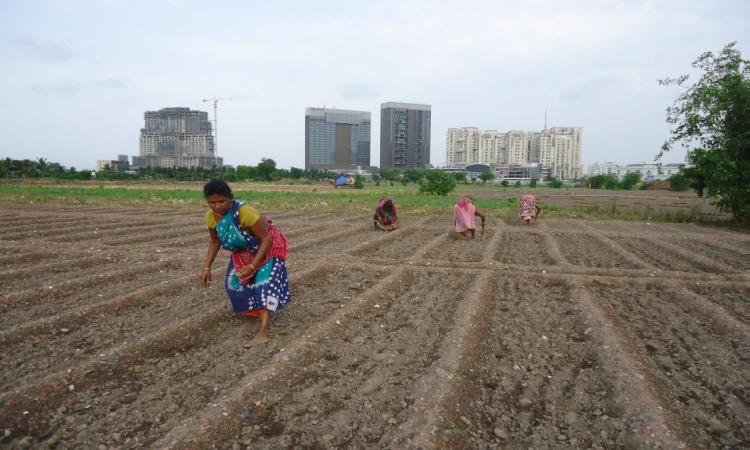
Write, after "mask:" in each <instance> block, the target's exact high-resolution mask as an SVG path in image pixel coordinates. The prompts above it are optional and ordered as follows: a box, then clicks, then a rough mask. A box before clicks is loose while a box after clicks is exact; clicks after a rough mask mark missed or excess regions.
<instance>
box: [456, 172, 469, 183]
mask: <svg viewBox="0 0 750 450" xmlns="http://www.w3.org/2000/svg"><path fill="white" fill-rule="evenodd" d="M453 179H454V180H456V181H457V182H458V181H463V182H464V183H466V172H453Z"/></svg>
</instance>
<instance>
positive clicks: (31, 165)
mask: <svg viewBox="0 0 750 450" xmlns="http://www.w3.org/2000/svg"><path fill="white" fill-rule="evenodd" d="M335 176H336V173H335V172H331V171H329V170H318V169H311V170H304V169H299V168H297V167H292V168H290V169H288V170H287V169H280V168H277V167H276V162H275V161H274V160H273V159H270V158H264V159H262V160H261V162H260V163H259V164H258V165H256V166H250V165H239V166H237V167H236V168H235V167H216V168H203V167H139V168H137V169H135V170H133V171H130V172H120V171H117V170H111V169H104V170H100V171H97V172H95V174H94V173H93V172H92V171H91V170H88V169H84V170H78V169H76V168H75V167H69V168H68V167H65V166H63V165H62V164H60V163H56V162H49V161H47V160H46V159H45V158H38V159H36V160H32V159H23V160H19V159H11V158H5V159H2V160H0V178H40V179H44V178H51V179H65V180H91V179H97V180H175V181H208V180H213V179H222V180H226V181H245V180H248V181H275V180H281V179H292V180H299V179H303V178H304V179H308V180H328V179H332V178H333V177H335Z"/></svg>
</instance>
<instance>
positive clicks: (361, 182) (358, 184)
mask: <svg viewBox="0 0 750 450" xmlns="http://www.w3.org/2000/svg"><path fill="white" fill-rule="evenodd" d="M364 187H365V179H364V178H362V176H361V175H355V176H354V188H355V189H362V188H364Z"/></svg>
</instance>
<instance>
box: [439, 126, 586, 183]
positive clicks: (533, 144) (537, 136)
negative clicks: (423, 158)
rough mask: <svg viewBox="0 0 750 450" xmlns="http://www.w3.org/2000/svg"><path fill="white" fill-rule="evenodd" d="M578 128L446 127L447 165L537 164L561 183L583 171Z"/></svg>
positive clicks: (581, 145)
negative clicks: (531, 129) (504, 129)
mask: <svg viewBox="0 0 750 450" xmlns="http://www.w3.org/2000/svg"><path fill="white" fill-rule="evenodd" d="M582 138H583V130H582V129H581V127H551V128H545V129H542V130H541V131H521V130H511V131H507V132H500V131H497V130H479V129H478V128H476V127H464V128H449V129H448V131H447V132H446V139H445V160H446V164H447V165H449V166H452V165H465V164H485V165H492V166H498V165H503V166H513V165H528V164H540V165H541V166H542V167H545V168H549V169H550V173H551V175H552V176H553V177H555V178H557V179H560V180H573V179H577V178H580V177H581V176H582V175H583V174H584V172H583V164H582V162H581V156H582V154H583V151H582V149H583V139H582Z"/></svg>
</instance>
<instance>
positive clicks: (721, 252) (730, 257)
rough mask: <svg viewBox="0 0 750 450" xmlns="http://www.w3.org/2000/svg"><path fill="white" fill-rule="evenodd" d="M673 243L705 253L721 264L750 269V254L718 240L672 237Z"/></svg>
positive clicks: (737, 268)
mask: <svg viewBox="0 0 750 450" xmlns="http://www.w3.org/2000/svg"><path fill="white" fill-rule="evenodd" d="M668 242H670V243H671V244H672V245H677V246H680V247H682V248H684V249H687V250H688V251H690V252H691V253H697V254H700V255H705V256H707V257H709V258H711V259H713V260H715V261H717V262H718V263H720V264H724V265H727V266H729V267H731V268H732V269H733V270H737V271H743V270H750V254H746V253H744V252H742V251H740V250H738V249H736V248H732V247H728V246H723V245H720V244H719V243H717V242H711V241H705V240H702V239H674V238H673V239H670V240H669V241H668Z"/></svg>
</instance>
